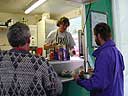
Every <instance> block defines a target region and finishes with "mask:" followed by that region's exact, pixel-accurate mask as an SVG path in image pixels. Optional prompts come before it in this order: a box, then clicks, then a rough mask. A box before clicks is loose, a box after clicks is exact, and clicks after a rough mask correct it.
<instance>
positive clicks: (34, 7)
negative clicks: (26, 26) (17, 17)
mask: <svg viewBox="0 0 128 96" xmlns="http://www.w3.org/2000/svg"><path fill="white" fill-rule="evenodd" d="M45 1H46V0H38V1H37V2H35V3H34V4H33V5H31V6H30V7H29V8H28V9H26V10H25V12H24V13H25V14H28V13H30V12H31V11H33V10H34V9H36V8H37V7H39V6H40V5H41V4H43V3H44V2H45Z"/></svg>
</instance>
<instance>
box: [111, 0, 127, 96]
mask: <svg viewBox="0 0 128 96" xmlns="http://www.w3.org/2000/svg"><path fill="white" fill-rule="evenodd" d="M112 6H113V23H114V24H113V26H114V33H115V41H116V44H117V47H118V48H120V50H121V51H122V53H123V56H124V62H125V86H124V88H125V95H124V96H128V91H127V89H128V12H127V9H128V0H112Z"/></svg>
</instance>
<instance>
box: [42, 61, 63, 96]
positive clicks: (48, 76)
mask: <svg viewBox="0 0 128 96" xmlns="http://www.w3.org/2000/svg"><path fill="white" fill-rule="evenodd" d="M44 71H45V73H44V74H43V75H42V85H43V86H44V89H45V91H46V94H47V96H58V95H60V94H61V93H62V89H63V88H62V87H63V86H62V83H61V80H60V79H59V78H58V76H57V73H56V72H55V71H54V69H53V67H52V66H51V65H49V64H48V63H47V64H46V66H45V70H44Z"/></svg>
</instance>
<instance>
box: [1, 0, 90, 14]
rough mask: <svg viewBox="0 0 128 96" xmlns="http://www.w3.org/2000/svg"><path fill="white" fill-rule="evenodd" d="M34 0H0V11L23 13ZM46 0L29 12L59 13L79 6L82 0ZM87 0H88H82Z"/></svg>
mask: <svg viewBox="0 0 128 96" xmlns="http://www.w3.org/2000/svg"><path fill="white" fill-rule="evenodd" d="M35 1H36V0H0V12H8V13H20V14H24V10H25V9H26V8H27V7H28V5H30V4H31V3H32V2H35ZM78 1H80V2H77V0H47V1H46V2H45V3H44V4H42V5H40V6H39V7H38V8H36V9H35V10H34V11H32V12H31V13H30V14H42V13H44V12H49V13H50V14H51V15H59V14H63V13H66V12H68V11H71V10H73V9H75V8H79V7H80V6H81V4H82V3H83V0H78ZM84 1H88V0H84Z"/></svg>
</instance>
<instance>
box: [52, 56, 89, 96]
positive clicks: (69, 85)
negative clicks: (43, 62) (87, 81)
mask: <svg viewBox="0 0 128 96" xmlns="http://www.w3.org/2000/svg"><path fill="white" fill-rule="evenodd" d="M49 63H50V64H51V65H53V67H54V69H55V71H56V72H57V73H58V75H59V78H60V79H61V81H62V83H63V93H62V96H90V95H89V92H88V91H86V90H85V89H84V88H82V87H80V86H79V85H77V84H76V82H75V81H74V80H73V77H70V76H67V77H66V76H60V74H61V73H62V72H63V71H64V70H66V71H69V72H76V73H77V72H78V71H79V70H81V68H83V66H84V60H83V59H82V58H80V57H71V58H70V60H68V61H49Z"/></svg>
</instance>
